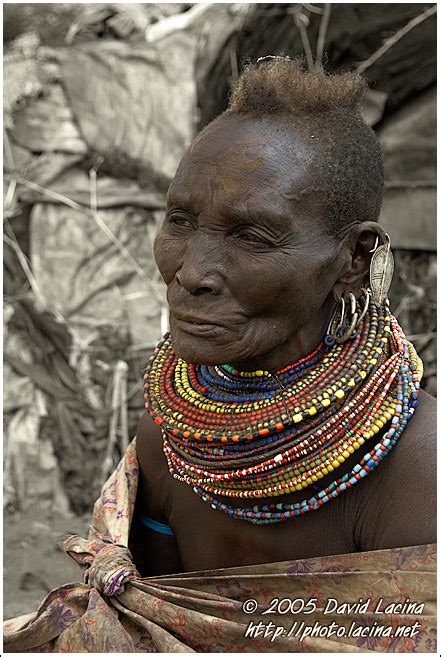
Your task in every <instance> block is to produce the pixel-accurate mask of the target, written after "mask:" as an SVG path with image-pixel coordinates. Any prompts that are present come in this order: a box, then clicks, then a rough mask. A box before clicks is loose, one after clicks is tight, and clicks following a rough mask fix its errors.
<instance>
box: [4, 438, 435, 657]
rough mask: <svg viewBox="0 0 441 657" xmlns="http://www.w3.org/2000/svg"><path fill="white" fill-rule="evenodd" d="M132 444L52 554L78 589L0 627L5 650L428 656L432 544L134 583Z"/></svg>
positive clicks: (69, 587)
mask: <svg viewBox="0 0 441 657" xmlns="http://www.w3.org/2000/svg"><path fill="white" fill-rule="evenodd" d="M135 441H136V439H134V440H133V442H132V443H131V445H130V446H129V448H128V449H127V452H126V454H125V455H124V457H123V459H122V460H121V462H120V464H119V465H118V467H117V469H116V470H115V472H114V473H113V474H112V475H111V477H110V478H109V480H108V481H107V482H106V484H105V485H104V487H103V490H102V493H101V497H100V498H99V499H98V500H97V502H96V503H95V506H94V514H93V525H92V527H91V530H90V533H89V537H88V539H87V540H86V539H83V538H80V537H79V536H72V535H66V536H63V537H62V538H61V539H60V541H59V545H60V547H61V548H62V549H63V550H64V551H65V552H66V554H68V555H69V556H70V557H71V558H73V559H74V560H75V561H77V562H78V564H80V565H81V566H83V567H84V568H85V570H84V577H83V579H84V583H74V584H66V585H64V586H62V587H60V588H58V589H55V590H53V591H51V593H49V595H48V596H47V597H46V599H45V600H44V601H43V602H42V604H41V605H40V607H39V609H38V610H37V611H36V612H35V613H33V614H27V615H26V616H21V617H19V618H16V619H12V620H9V621H6V622H5V623H4V649H5V652H217V653H219V652H244V653H246V652H337V653H344V652H358V651H360V652H368V651H373V652H376V651H378V652H436V580H435V563H436V562H435V559H436V551H435V545H420V546H415V547H406V548H394V549H388V550H377V551H372V552H359V553H353V554H342V555H337V556H326V557H315V558H312V559H299V560H295V561H285V562H278V563H272V564H261V565H255V566H246V567H237V568H224V569H219V570H210V571H200V572H193V573H182V574H178V575H164V576H160V577H148V578H144V579H141V578H140V577H139V573H138V572H137V570H136V566H135V565H134V564H133V562H132V559H131V555H130V552H129V550H128V548H127V544H128V537H129V528H130V520H131V517H132V514H133V510H134V506H135V498H136V489H137V483H138V463H137V458H136V449H135Z"/></svg>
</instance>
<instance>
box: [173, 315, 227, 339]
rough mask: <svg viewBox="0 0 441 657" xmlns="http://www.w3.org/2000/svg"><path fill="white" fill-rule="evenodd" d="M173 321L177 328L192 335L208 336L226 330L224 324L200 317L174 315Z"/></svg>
mask: <svg viewBox="0 0 441 657" xmlns="http://www.w3.org/2000/svg"><path fill="white" fill-rule="evenodd" d="M171 320H174V323H175V324H176V326H177V328H179V329H180V330H181V331H184V332H185V333H190V334H191V335H206V334H207V333H213V332H214V331H216V332H218V331H219V330H222V329H225V326H224V325H222V324H218V323H216V322H213V321H212V320H207V319H204V318H199V317H189V316H182V315H180V316H176V315H172V316H171Z"/></svg>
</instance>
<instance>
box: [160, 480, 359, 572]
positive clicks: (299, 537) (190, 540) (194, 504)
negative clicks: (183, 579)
mask: <svg viewBox="0 0 441 657" xmlns="http://www.w3.org/2000/svg"><path fill="white" fill-rule="evenodd" d="M284 501H285V500H284ZM349 502H350V500H349V499H346V500H343V499H338V498H337V499H334V500H332V501H331V502H330V503H329V504H327V505H326V506H323V507H322V508H320V509H318V510H315V511H311V512H309V513H306V514H304V515H302V516H298V517H295V518H292V519H289V520H286V521H282V522H279V523H274V524H270V525H255V524H252V523H250V522H247V521H244V520H238V519H235V518H232V517H230V516H228V515H226V514H225V513H223V512H222V511H219V510H216V509H213V508H211V506H210V505H209V504H207V503H206V502H203V501H202V500H201V499H200V498H199V496H198V495H196V493H194V492H193V490H192V489H191V488H190V487H189V486H187V485H186V484H184V483H182V482H175V483H174V485H173V491H172V495H171V500H170V510H169V522H170V524H171V525H172V527H173V530H174V532H175V536H176V540H177V543H178V547H179V552H180V556H181V560H182V564H183V567H184V569H185V570H186V571H191V570H202V569H211V568H228V567H232V566H240V565H249V564H257V563H271V562H276V561H288V560H293V559H300V558H308V557H312V556H321V555H329V554H343V553H348V552H354V551H356V549H357V548H356V546H355V544H354V540H353V534H354V532H353V530H352V529H351V528H352V527H353V524H354V523H355V518H351V517H350V516H351V514H352V511H351V504H350V503H349ZM354 515H355V514H354Z"/></svg>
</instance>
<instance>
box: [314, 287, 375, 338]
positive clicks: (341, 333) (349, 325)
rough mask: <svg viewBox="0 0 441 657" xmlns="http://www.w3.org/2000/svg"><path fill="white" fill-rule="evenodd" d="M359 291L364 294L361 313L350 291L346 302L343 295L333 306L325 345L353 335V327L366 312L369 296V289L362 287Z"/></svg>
mask: <svg viewBox="0 0 441 657" xmlns="http://www.w3.org/2000/svg"><path fill="white" fill-rule="evenodd" d="M361 291H362V292H363V293H364V295H365V302H364V306H363V310H362V311H361V313H359V312H358V311H357V300H356V298H355V295H354V294H353V293H352V292H349V293H348V297H349V303H348V304H346V302H345V297H344V296H342V297H341V299H340V302H339V304H337V305H336V306H335V308H334V312H333V313H332V316H331V320H330V322H329V325H328V330H327V335H326V337H325V344H326V345H327V346H332V345H334V344H336V343H337V344H342V343H343V342H346V340H349V339H350V338H351V337H353V336H354V331H355V328H356V327H357V326H358V324H360V322H361V321H362V319H363V318H364V316H365V315H366V313H367V310H368V308H369V300H370V296H371V293H370V290H367V289H366V288H362V289H361Z"/></svg>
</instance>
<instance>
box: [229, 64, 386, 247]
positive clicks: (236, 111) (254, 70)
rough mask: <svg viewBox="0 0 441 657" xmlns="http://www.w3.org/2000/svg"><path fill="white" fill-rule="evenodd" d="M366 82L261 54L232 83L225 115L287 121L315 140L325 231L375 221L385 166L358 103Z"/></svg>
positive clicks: (373, 135) (364, 90) (316, 165)
mask: <svg viewBox="0 0 441 657" xmlns="http://www.w3.org/2000/svg"><path fill="white" fill-rule="evenodd" d="M366 89H367V84H366V82H365V81H364V80H363V78H361V77H360V76H359V75H356V74H354V73H343V74H338V75H329V74H327V73H325V72H324V71H323V70H321V69H320V70H314V71H305V70H303V68H302V65H301V63H300V62H299V61H298V60H291V59H289V58H288V57H274V58H269V59H267V58H265V61H262V62H257V63H255V64H249V65H248V66H246V68H245V69H244V72H243V73H242V75H241V77H240V78H239V80H238V82H237V84H236V85H235V87H234V89H233V91H232V93H231V97H230V100H229V105H228V108H227V110H226V111H225V114H226V115H248V116H250V117H255V118H256V119H262V120H264V119H269V120H272V121H276V122H283V124H285V125H287V124H288V125H292V126H293V127H295V129H296V130H297V131H300V133H301V134H302V131H303V130H304V133H303V134H304V135H306V136H308V134H309V133H310V132H311V130H314V135H313V136H314V137H315V142H314V147H315V146H316V144H317V143H318V144H319V150H318V151H317V157H316V158H315V167H316V169H317V171H316V173H317V177H318V179H319V181H320V184H321V185H322V186H323V189H324V191H325V193H326V198H327V203H326V216H327V220H328V222H329V223H328V225H329V230H330V232H331V233H332V234H334V235H337V234H339V233H340V232H341V231H342V230H344V228H345V227H347V226H348V225H350V224H352V223H354V222H358V221H377V220H378V217H379V214H380V209H381V203H382V198H383V187H384V167H383V155H382V152H381V147H380V144H379V141H378V139H377V136H376V135H375V132H374V131H373V130H372V129H371V128H370V127H369V126H368V125H367V124H366V123H365V122H364V120H363V119H362V117H361V114H360V107H361V104H362V102H363V97H364V94H365V92H366Z"/></svg>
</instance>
